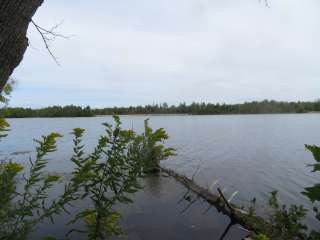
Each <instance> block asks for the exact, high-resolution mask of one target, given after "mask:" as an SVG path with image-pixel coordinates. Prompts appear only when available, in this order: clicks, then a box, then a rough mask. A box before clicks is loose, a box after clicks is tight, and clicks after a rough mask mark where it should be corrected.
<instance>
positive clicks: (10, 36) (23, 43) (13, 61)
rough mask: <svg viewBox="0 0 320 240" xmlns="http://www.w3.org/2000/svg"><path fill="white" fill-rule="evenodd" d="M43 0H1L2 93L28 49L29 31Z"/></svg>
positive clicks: (0, 69)
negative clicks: (33, 17)
mask: <svg viewBox="0 0 320 240" xmlns="http://www.w3.org/2000/svg"><path fill="white" fill-rule="evenodd" d="M42 2H43V0H0V93H1V92H2V90H3V87H4V86H5V84H6V83H7V81H8V79H9V77H10V75H11V74H12V72H13V70H14V69H15V68H16V67H17V66H18V65H19V63H20V62H21V60H22V58H23V55H24V53H25V51H26V49H27V47H28V38H27V29H28V26H29V23H30V21H31V19H32V16H33V15H34V13H35V12H36V10H37V9H38V8H39V7H40V5H41V4H42Z"/></svg>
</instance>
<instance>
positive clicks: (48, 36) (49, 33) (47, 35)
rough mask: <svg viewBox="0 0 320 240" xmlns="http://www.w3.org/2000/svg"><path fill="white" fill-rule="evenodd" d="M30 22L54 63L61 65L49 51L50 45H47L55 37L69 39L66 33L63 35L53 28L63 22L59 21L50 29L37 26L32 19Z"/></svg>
mask: <svg viewBox="0 0 320 240" xmlns="http://www.w3.org/2000/svg"><path fill="white" fill-rule="evenodd" d="M31 23H32V24H33V26H34V27H35V28H36V30H37V31H38V33H39V34H40V36H41V38H42V40H43V42H44V45H45V47H46V49H47V51H48V53H49V54H50V56H51V57H52V59H53V60H54V61H55V63H56V64H57V65H59V66H61V65H60V63H59V62H58V60H57V58H56V56H55V55H54V54H53V52H52V51H51V49H50V46H49V42H50V41H54V40H55V39H56V38H57V37H59V38H64V39H69V38H70V37H71V36H66V35H63V34H60V33H57V32H55V30H56V29H57V28H58V27H59V26H60V25H61V24H62V23H63V21H61V22H60V23H58V24H56V25H54V26H53V27H52V28H51V29H50V30H48V29H45V28H43V27H41V26H39V25H38V24H37V23H35V22H34V21H33V20H31Z"/></svg>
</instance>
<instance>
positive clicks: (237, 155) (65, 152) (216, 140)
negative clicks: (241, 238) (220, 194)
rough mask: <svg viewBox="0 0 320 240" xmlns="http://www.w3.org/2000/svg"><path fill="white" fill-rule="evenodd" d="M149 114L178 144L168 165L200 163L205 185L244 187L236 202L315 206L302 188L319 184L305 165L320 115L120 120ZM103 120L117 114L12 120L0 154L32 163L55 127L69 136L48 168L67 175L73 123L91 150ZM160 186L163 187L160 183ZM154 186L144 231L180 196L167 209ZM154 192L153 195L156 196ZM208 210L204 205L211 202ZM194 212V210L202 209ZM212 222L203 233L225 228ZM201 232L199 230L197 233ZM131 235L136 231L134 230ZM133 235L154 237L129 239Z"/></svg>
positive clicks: (134, 123)
mask: <svg viewBox="0 0 320 240" xmlns="http://www.w3.org/2000/svg"><path fill="white" fill-rule="evenodd" d="M147 117H148V118H150V125H151V126H152V127H153V128H158V127H164V128H165V129H166V130H167V132H168V134H169V135H170V140H169V141H168V142H167V144H168V145H170V146H173V147H175V148H176V149H177V153H178V155H177V156H175V157H173V158H171V159H170V160H168V161H166V162H163V165H165V166H167V167H170V168H172V169H175V170H176V171H178V172H180V173H184V174H186V175H188V176H191V175H192V174H193V173H194V171H195V169H196V168H197V166H198V165H199V164H200V166H201V167H200V171H199V172H198V174H197V175H196V176H195V180H196V181H197V182H198V183H199V184H201V185H203V186H210V185H211V184H212V183H213V182H214V181H218V183H217V184H216V185H215V186H214V188H213V190H214V189H216V187H217V186H220V187H221V188H223V189H224V190H225V194H226V195H227V196H231V195H232V193H234V192H235V191H238V194H237V195H236V196H235V198H234V200H233V202H234V203H237V204H240V205H246V204H247V202H248V201H249V200H250V199H251V198H253V197H256V198H257V199H258V202H259V203H261V205H264V203H266V201H267V199H268V192H270V191H273V190H279V198H280V200H281V202H283V203H295V204H303V205H305V206H306V207H309V208H310V207H311V205H310V204H309V202H308V200H307V199H306V198H305V197H304V196H303V195H301V194H300V192H301V191H303V188H304V187H307V186H312V185H313V184H314V183H316V182H319V181H320V178H319V177H318V176H317V174H312V173H310V169H308V168H307V167H306V165H307V164H310V163H313V158H312V156H311V154H310V153H308V152H306V151H305V149H304V144H320V128H319V126H320V114H288V115H287V114H283V115H227V116H223V115H222V116H122V117H121V120H122V121H123V123H124V127H128V128H133V129H135V130H137V131H141V130H142V128H143V120H144V119H145V118H147ZM105 121H112V119H111V117H96V118H59V119H10V124H11V128H12V131H11V132H10V134H9V136H8V138H7V139H6V141H3V142H2V144H1V149H0V151H1V153H0V154H2V155H3V156H9V157H13V158H15V159H18V160H19V161H22V162H23V161H24V160H26V161H27V157H28V156H29V155H30V154H31V153H30V152H32V151H33V149H34V146H35V144H34V143H33V141H32V139H33V138H39V137H40V136H41V135H43V134H47V133H49V132H51V131H57V132H60V133H62V134H63V135H65V136H64V138H63V139H62V140H61V141H60V143H59V151H58V152H57V153H55V154H53V155H51V160H50V164H49V169H50V171H55V172H60V173H66V174H67V173H68V172H70V170H71V169H72V165H71V164H70V162H69V161H68V159H69V157H70V155H71V150H72V141H71V139H72V138H71V136H70V134H69V132H70V131H71V129H72V128H74V127H82V128H85V129H86V130H87V134H86V136H85V143H86V145H87V148H88V149H91V148H92V147H93V146H94V144H95V143H96V140H97V136H98V135H99V134H101V133H102V131H103V127H102V126H101V123H102V122H105ZM10 154H11V155H10ZM31 155H32V154H31ZM161 179H162V178H161ZM166 181H167V180H166ZM161 182H162V180H161V181H160V183H161ZM167 184H169V185H170V187H169V189H170V190H172V191H173V192H174V193H171V192H169V191H165V192H161V191H160V192H161V194H162V196H163V200H165V199H166V201H167V197H168V198H170V197H172V195H170V194H176V196H175V197H173V199H175V198H177V197H178V195H179V194H177V193H178V192H179V191H181V187H179V184H176V183H174V182H172V181H169V183H167ZM171 185H172V186H173V187H172V186H171ZM161 186H163V187H164V188H165V186H164V185H163V184H162V183H161ZM153 188H156V186H154V185H153V184H152V183H149V184H148V189H149V192H148V193H147V194H144V197H142V199H143V200H139V201H137V204H138V205H139V204H140V205H143V204H144V202H146V200H145V199H144V198H147V199H149V200H148V201H151V202H153V201H154V205H152V203H150V204H151V205H147V207H146V208H144V210H143V211H141V212H142V216H143V217H142V218H139V217H137V218H135V217H133V219H134V220H132V222H136V224H137V225H136V227H134V228H132V229H141V230H139V231H140V232H143V229H147V228H144V226H145V225H147V223H149V222H148V220H147V218H148V209H149V208H151V209H156V210H155V211H158V212H157V214H159V215H158V217H159V218H160V217H163V216H164V215H161V214H162V213H163V211H161V209H170V208H174V209H176V206H175V204H173V202H174V201H172V203H170V201H168V205H167V206H166V204H165V202H166V201H164V205H161V204H159V201H161V198H160V199H158V198H156V193H157V190H155V191H153ZM179 189H180V190H179ZM153 192H154V193H155V196H152V193H153ZM141 194H142V193H141ZM150 199H151V200H150ZM175 200H176V199H175ZM135 204H136V203H135ZM148 204H149V202H148ZM170 204H171V205H170ZM156 206H157V207H156ZM203 207H204V208H205V206H202V208H203ZM177 209H179V207H177ZM177 209H176V210H177ZM194 209H196V207H195V208H194ZM263 209H264V208H263V207H260V208H259V211H260V213H261V214H264V210H263ZM149 210H150V209H149ZM177 212H179V210H177ZM192 212H193V214H196V211H192ZM171 213H173V211H169V212H168V214H169V216H168V218H170V214H171ZM143 214H145V215H143ZM157 214H156V215H157ZM133 215H135V214H133ZM200 215H201V214H200ZM128 216H129V215H128ZM172 216H173V215H172ZM178 216H180V215H177V216H176V217H173V219H179V220H177V221H176V222H177V228H174V229H175V231H177V234H179V233H178V232H184V231H185V230H183V226H181V230H179V226H180V225H179V223H183V222H186V224H187V222H188V220H187V218H185V217H182V216H181V219H180V218H179V217H178ZM192 218H193V216H190V219H192ZM204 218H206V217H204ZM130 219H131V218H130V217H128V218H126V220H125V221H129V222H130V221H131V220H130ZM137 219H140V220H139V221H138V220H137ZM219 219H220V218H219ZM144 221H145V222H144ZM174 221H175V220H173V222H171V223H170V224H169V223H168V222H167V221H166V219H164V220H163V226H162V225H161V224H159V222H158V223H157V225H156V224H155V225H154V226H153V227H150V228H151V229H153V230H152V231H153V232H157V231H159V233H162V232H164V231H162V230H161V229H162V228H165V227H168V228H169V227H170V226H171V225H174V224H175V222H174ZM199 221H200V220H199ZM203 221H204V222H205V221H206V220H203ZM221 221H222V220H221ZM307 221H308V224H309V225H310V226H312V227H314V228H316V225H315V223H314V222H313V221H312V220H311V218H308V220H307ZM200 222H201V221H200ZM213 222H214V221H213ZM223 223H224V224H222V225H225V224H227V223H226V222H223ZM139 224H140V225H139ZM166 224H168V225H166ZM203 224H204V223H203ZM206 224H209V225H205V224H204V226H206V227H205V228H202V230H199V232H201V231H202V233H205V232H206V231H208V234H209V235H210V234H211V233H210V231H211V230H213V229H219V231H220V232H221V230H222V229H223V227H222V226H220V225H219V224H220V223H212V225H210V221H208V222H207V223H206ZM216 224H218V225H216ZM127 225H128V226H130V223H128V222H127ZM182 225H183V224H182ZM138 226H140V227H138ZM161 226H162V228H161ZM188 226H189V225H188ZM191 230H192V229H191ZM191 230H190V231H191ZM146 231H151V230H146ZM168 231H171V230H167V232H168ZM222 231H223V230H222ZM187 232H188V231H187ZM196 232H197V231H196V230H194V234H196ZM144 234H146V235H144V236H147V233H144ZM172 234H174V231H172ZM187 235H188V236H189V237H188V236H185V237H184V239H205V238H203V237H202V238H196V237H191V236H193V235H192V234H191V233H190V234H187ZM217 235H219V234H217ZM130 236H134V234H133V235H130ZM181 236H183V235H181ZM129 239H150V238H147V237H145V238H133V237H132V238H131V237H130V238H129ZM153 239H154V238H153ZM159 239H160V238H159ZM166 239H180V238H179V237H174V236H173V235H172V237H168V238H166ZM181 239H182V238H181ZM210 239H212V238H210ZM217 239H218V238H217ZM226 239H237V238H226Z"/></svg>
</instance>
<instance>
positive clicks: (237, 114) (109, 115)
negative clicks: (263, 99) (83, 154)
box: [6, 112, 320, 119]
mask: <svg viewBox="0 0 320 240" xmlns="http://www.w3.org/2000/svg"><path fill="white" fill-rule="evenodd" d="M309 114H320V112H306V113H290V112H289V113H220V114H191V113H176V114H174V113H170V114H166V113H158V114H157V113H155V114H152V113H149V114H146V113H141V114H104V115H95V116H70V117H68V116H59V117H48V116H47V117H36V116H34V117H6V118H7V119H26V118H29V119H31V118H40V119H41V118H98V117H111V116H115V115H116V116H120V117H121V116H146V117H147V116H167V117H170V116H240V115H243V116H244V115H309Z"/></svg>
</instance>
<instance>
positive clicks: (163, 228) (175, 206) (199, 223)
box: [33, 176, 247, 240]
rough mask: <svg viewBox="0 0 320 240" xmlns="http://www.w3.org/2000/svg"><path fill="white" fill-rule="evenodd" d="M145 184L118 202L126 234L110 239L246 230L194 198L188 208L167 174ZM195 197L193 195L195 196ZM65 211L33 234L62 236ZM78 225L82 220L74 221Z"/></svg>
mask: <svg viewBox="0 0 320 240" xmlns="http://www.w3.org/2000/svg"><path fill="white" fill-rule="evenodd" d="M144 184H145V188H144V189H143V190H141V191H139V192H137V193H136V194H135V195H134V196H133V200H134V202H133V203H132V204H129V205H122V206H118V208H119V210H120V212H121V213H122V215H123V219H122V221H121V225H122V226H123V229H124V231H125V235H124V236H121V237H114V238H113V239H115V240H116V239H130V240H131V239H132V240H149V239H153V240H158V239H159V240H163V239H173V240H188V239H190V240H191V239H203V240H206V239H208V240H209V239H210V240H215V239H217V240H218V239H219V240H220V239H221V240H222V239H225V240H227V239H235V240H240V239H242V238H243V237H245V236H246V235H247V232H246V231H245V230H243V229H242V228H241V226H239V225H237V224H235V225H234V224H230V219H229V218H228V217H227V216H225V215H223V214H221V213H219V212H218V211H217V210H216V209H215V208H214V207H212V208H210V211H205V210H206V209H207V208H208V204H207V203H206V202H204V201H202V200H201V199H197V201H195V202H194V203H193V204H192V206H191V207H189V208H188V209H187V210H184V209H186V206H188V205H189V204H190V201H188V200H183V201H181V198H182V196H183V195H185V191H186V189H185V188H184V187H183V186H182V185H181V184H180V183H178V182H176V181H175V180H174V179H172V178H170V177H163V176H154V177H149V178H147V179H146V180H145V183H144ZM194 198H195V196H194ZM88 204H89V203H84V202H79V203H77V204H76V205H75V206H76V208H74V209H68V210H69V211H70V210H71V211H74V212H75V211H76V209H77V208H84V207H88ZM68 220H69V216H68V215H64V216H60V217H58V218H57V219H56V224H54V225H51V224H44V225H43V226H41V227H40V229H39V231H38V232H37V233H36V234H34V235H33V237H34V239H39V238H40V237H41V236H44V235H50V234H51V235H54V236H57V234H58V238H60V239H63V237H64V234H65V233H66V232H68V230H69V229H70V228H68V227H67V226H66V223H67V222H68ZM77 227H78V228H81V227H82V226H81V223H79V224H78V225H77ZM71 239H86V238H85V236H83V235H81V234H80V235H79V234H72V235H71Z"/></svg>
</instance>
